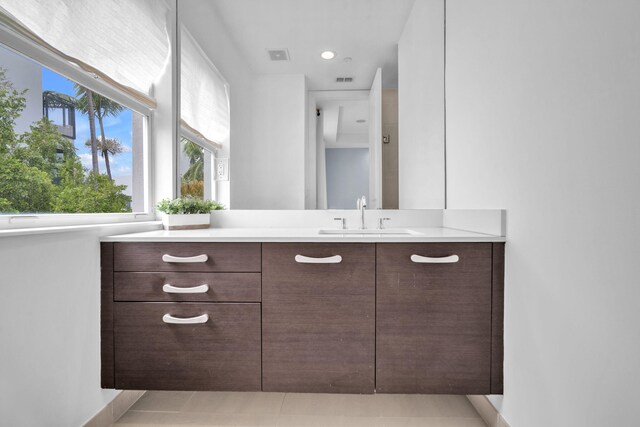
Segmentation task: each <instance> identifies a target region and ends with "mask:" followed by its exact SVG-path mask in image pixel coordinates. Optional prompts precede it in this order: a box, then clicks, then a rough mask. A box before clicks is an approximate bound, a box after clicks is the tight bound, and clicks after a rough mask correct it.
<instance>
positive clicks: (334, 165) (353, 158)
mask: <svg viewBox="0 0 640 427" xmlns="http://www.w3.org/2000/svg"><path fill="white" fill-rule="evenodd" d="M325 154H326V162H327V208H328V209H355V206H356V199H358V198H359V197H361V196H363V195H367V194H369V149H368V148H327V149H326V150H325Z"/></svg>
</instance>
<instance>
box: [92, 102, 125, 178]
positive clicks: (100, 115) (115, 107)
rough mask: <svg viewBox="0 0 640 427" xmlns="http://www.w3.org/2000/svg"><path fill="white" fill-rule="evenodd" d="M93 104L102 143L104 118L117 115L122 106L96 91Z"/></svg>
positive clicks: (104, 139) (103, 139)
mask: <svg viewBox="0 0 640 427" xmlns="http://www.w3.org/2000/svg"><path fill="white" fill-rule="evenodd" d="M93 104H94V106H95V114H96V118H97V119H98V124H99V125H100V136H101V137H102V141H103V143H104V142H105V141H106V137H105V135H104V118H105V117H107V116H117V115H118V114H120V112H121V111H122V110H124V107H123V106H122V105H120V104H118V103H117V102H115V101H112V100H110V99H109V98H106V97H104V96H102V95H99V94H97V93H94V94H93ZM105 161H106V160H105ZM109 176H111V175H109Z"/></svg>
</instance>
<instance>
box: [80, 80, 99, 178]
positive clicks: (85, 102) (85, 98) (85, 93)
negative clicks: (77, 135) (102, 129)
mask: <svg viewBox="0 0 640 427" xmlns="http://www.w3.org/2000/svg"><path fill="white" fill-rule="evenodd" d="M74 87H75V89H76V98H77V101H76V108H77V109H78V110H80V111H82V112H83V113H86V114H87V116H89V134H90V135H91V140H90V141H91V163H92V165H93V168H92V169H93V173H95V174H96V175H97V174H99V173H100V169H99V168H98V139H97V138H96V115H95V108H94V104H93V92H91V91H90V90H89V89H87V88H86V87H83V86H80V85H79V84H77V83H76V84H74Z"/></svg>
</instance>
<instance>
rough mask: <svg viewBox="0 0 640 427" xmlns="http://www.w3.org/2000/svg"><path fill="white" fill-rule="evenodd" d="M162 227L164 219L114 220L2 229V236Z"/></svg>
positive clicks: (120, 231)
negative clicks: (98, 222) (96, 222)
mask: <svg viewBox="0 0 640 427" xmlns="http://www.w3.org/2000/svg"><path fill="white" fill-rule="evenodd" d="M160 228H162V221H137V222H114V223H109V224H84V225H61V226H51V227H32V228H13V229H4V230H1V229H0V238H2V237H13V236H30V235H37V234H51V233H65V232H67V233H68V232H76V231H99V232H102V231H104V232H106V233H109V232H113V233H115V234H121V233H127V232H136V231H152V230H158V229H160Z"/></svg>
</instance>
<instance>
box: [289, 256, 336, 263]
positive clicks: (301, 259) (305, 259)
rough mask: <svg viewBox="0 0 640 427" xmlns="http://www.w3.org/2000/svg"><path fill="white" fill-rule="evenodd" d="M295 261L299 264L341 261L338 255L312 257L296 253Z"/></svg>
mask: <svg viewBox="0 0 640 427" xmlns="http://www.w3.org/2000/svg"><path fill="white" fill-rule="evenodd" d="M295 260H296V262H299V263H300V264H339V263H341V262H342V257H341V256H340V255H334V256H328V257H324V258H314V257H310V256H304V255H296V258H295Z"/></svg>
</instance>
